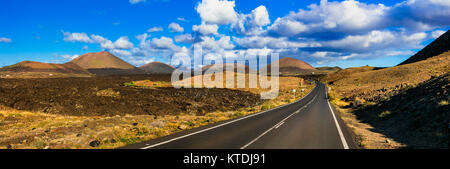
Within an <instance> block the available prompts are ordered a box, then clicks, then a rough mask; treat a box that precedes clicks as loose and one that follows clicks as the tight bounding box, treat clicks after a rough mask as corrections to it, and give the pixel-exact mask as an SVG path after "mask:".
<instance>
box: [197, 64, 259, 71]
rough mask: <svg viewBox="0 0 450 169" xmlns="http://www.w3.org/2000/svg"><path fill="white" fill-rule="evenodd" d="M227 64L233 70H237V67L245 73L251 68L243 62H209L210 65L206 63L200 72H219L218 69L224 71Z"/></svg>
mask: <svg viewBox="0 0 450 169" xmlns="http://www.w3.org/2000/svg"><path fill="white" fill-rule="evenodd" d="M227 66H233V67H234V70H233V71H234V72H237V71H238V68H239V69H244V70H245V73H249V72H250V70H252V69H251V68H250V67H249V66H247V65H243V64H239V63H224V64H211V65H206V66H203V67H202V72H203V73H206V71H216V72H220V70H223V71H226V69H227V68H226V67H227ZM255 72H256V71H255Z"/></svg>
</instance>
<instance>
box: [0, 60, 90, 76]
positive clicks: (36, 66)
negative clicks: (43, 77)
mask: <svg viewBox="0 0 450 169" xmlns="http://www.w3.org/2000/svg"><path fill="white" fill-rule="evenodd" d="M0 71H10V72H55V73H76V74H89V72H88V71H86V70H85V69H83V68H82V67H80V66H78V65H76V64H74V63H65V64H54V63H42V62H34V61H23V62H20V63H17V64H14V65H11V66H6V67H4V68H2V69H0Z"/></svg>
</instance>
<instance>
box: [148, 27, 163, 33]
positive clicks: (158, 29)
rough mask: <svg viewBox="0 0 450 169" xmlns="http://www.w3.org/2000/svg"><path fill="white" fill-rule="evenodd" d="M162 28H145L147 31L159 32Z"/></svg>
mask: <svg viewBox="0 0 450 169" xmlns="http://www.w3.org/2000/svg"><path fill="white" fill-rule="evenodd" d="M163 30H164V29H163V28H162V27H153V28H150V29H148V30H147V32H160V31H163Z"/></svg>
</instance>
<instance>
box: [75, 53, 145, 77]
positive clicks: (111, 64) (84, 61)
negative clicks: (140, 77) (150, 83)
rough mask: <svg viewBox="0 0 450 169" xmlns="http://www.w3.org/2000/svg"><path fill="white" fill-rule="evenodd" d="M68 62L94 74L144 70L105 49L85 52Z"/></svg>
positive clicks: (137, 72)
mask: <svg viewBox="0 0 450 169" xmlns="http://www.w3.org/2000/svg"><path fill="white" fill-rule="evenodd" d="M69 63H74V64H77V65H79V66H80V67H82V68H84V69H86V70H88V71H89V72H90V73H93V74H96V75H130V74H143V73H144V71H142V70H140V69H138V68H136V67H134V66H133V65H131V64H129V63H127V62H125V61H123V60H122V59H120V58H118V57H117V56H114V55H113V54H111V53H109V52H107V51H102V52H97V53H87V54H84V55H81V56H79V57H77V58H75V59H73V60H72V61H70V62H69Z"/></svg>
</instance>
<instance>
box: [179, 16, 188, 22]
mask: <svg viewBox="0 0 450 169" xmlns="http://www.w3.org/2000/svg"><path fill="white" fill-rule="evenodd" d="M177 20H179V21H183V22H189V21H188V20H187V19H185V18H181V17H178V18H177Z"/></svg>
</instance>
